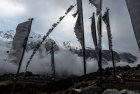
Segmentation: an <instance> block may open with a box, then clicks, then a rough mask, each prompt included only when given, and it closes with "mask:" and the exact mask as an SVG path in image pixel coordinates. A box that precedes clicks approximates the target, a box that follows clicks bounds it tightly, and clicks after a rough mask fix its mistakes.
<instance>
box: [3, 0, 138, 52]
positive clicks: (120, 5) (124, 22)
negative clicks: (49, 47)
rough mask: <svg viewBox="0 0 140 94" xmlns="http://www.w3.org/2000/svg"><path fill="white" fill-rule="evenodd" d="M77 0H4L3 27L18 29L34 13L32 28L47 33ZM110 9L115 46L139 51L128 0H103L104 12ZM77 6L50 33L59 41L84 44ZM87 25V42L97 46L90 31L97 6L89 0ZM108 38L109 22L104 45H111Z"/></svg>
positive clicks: (86, 0)
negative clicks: (78, 35) (76, 30)
mask: <svg viewBox="0 0 140 94" xmlns="http://www.w3.org/2000/svg"><path fill="white" fill-rule="evenodd" d="M75 3H76V0H0V31H7V30H15V29H16V26H17V24H18V23H21V22H24V21H26V20H28V18H30V17H33V18H34V21H33V25H32V32H36V33H38V34H42V35H44V34H45V33H46V32H47V31H48V29H50V28H51V25H52V24H53V23H55V22H57V21H58V20H59V17H60V16H63V15H64V13H65V11H66V9H67V8H68V7H69V6H70V5H73V4H75ZM106 8H109V9H110V21H111V30H112V35H113V48H114V50H115V51H119V52H122V51H123V52H124V51H125V52H131V53H137V52H139V50H138V46H137V44H136V40H135V37H134V33H133V29H132V25H131V21H130V17H129V15H128V10H127V7H126V4H125V0H103V13H104V11H105V9H106ZM75 11H76V7H75V9H74V10H72V11H71V12H70V14H68V15H67V16H66V18H65V19H64V20H63V21H62V23H60V24H59V26H58V27H57V28H56V29H55V30H54V31H53V33H52V34H51V35H50V38H53V39H54V40H55V41H56V42H57V43H59V44H62V42H64V41H70V42H71V43H72V44H74V45H80V44H79V43H78V42H77V39H76V36H75V34H74V26H75V21H76V18H73V17H72V14H73V13H75ZM83 11H84V25H85V39H86V46H87V47H89V46H90V47H93V48H94V46H93V42H92V38H91V34H90V33H91V31H90V24H91V23H90V22H91V21H90V19H89V18H90V17H91V15H92V13H93V12H95V7H94V6H92V5H90V4H89V2H88V0H83ZM107 45H108V40H107V35H106V29H105V25H103V49H108V46H107Z"/></svg>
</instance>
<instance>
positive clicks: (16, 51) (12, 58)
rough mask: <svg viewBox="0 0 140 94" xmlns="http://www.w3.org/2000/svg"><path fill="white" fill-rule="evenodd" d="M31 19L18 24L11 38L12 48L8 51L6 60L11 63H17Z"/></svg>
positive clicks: (28, 31)
mask: <svg viewBox="0 0 140 94" xmlns="http://www.w3.org/2000/svg"><path fill="white" fill-rule="evenodd" d="M30 27H31V21H26V22H23V23H20V24H18V26H17V28H16V34H15V36H14V39H13V43H12V48H11V50H10V52H9V56H8V62H9V63H13V64H18V63H19V61H20V59H21V55H22V52H23V46H24V45H25V40H26V38H28V35H29V33H30Z"/></svg>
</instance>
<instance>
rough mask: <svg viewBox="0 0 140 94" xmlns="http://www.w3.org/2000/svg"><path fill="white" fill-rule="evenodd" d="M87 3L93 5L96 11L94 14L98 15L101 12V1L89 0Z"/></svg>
mask: <svg viewBox="0 0 140 94" xmlns="http://www.w3.org/2000/svg"><path fill="white" fill-rule="evenodd" d="M89 2H90V3H91V4H93V5H94V6H95V7H96V8H97V10H96V14H97V15H99V14H100V12H101V9H100V6H101V0H89Z"/></svg>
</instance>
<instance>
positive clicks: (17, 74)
mask: <svg viewBox="0 0 140 94" xmlns="http://www.w3.org/2000/svg"><path fill="white" fill-rule="evenodd" d="M30 21H31V24H30V28H29V30H28V36H27V37H26V38H25V42H24V44H23V51H22V55H21V58H20V61H19V66H18V70H17V73H16V78H15V80H14V84H13V87H12V91H11V94H14V90H15V87H16V82H17V81H18V76H19V72H20V68H21V64H22V60H23V57H24V54H25V50H26V46H27V41H28V37H29V34H30V31H31V25H32V21H33V18H32V19H30Z"/></svg>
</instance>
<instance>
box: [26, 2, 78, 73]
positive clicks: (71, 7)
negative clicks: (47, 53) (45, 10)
mask: <svg viewBox="0 0 140 94" xmlns="http://www.w3.org/2000/svg"><path fill="white" fill-rule="evenodd" d="M75 6H76V4H75V5H71V6H70V7H69V8H68V9H67V10H66V12H65V15H64V16H62V17H60V18H59V21H58V22H56V23H54V24H53V25H52V27H51V28H50V29H49V30H48V32H47V33H46V35H44V36H43V38H42V41H41V42H40V43H39V44H37V46H36V48H35V49H34V50H33V53H32V54H31V56H30V58H29V60H28V62H27V65H26V69H25V72H26V71H27V68H28V66H29V64H30V62H31V60H32V59H33V57H34V55H35V54H36V52H37V50H38V49H39V47H40V46H41V45H42V44H43V42H44V41H45V40H46V38H47V37H48V36H49V35H50V33H51V32H52V31H53V30H54V29H55V28H56V27H57V26H58V24H59V23H60V22H61V21H62V20H63V19H64V18H65V16H66V15H67V14H68V13H69V12H70V11H71V10H72V9H73V8H74V7H75Z"/></svg>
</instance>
